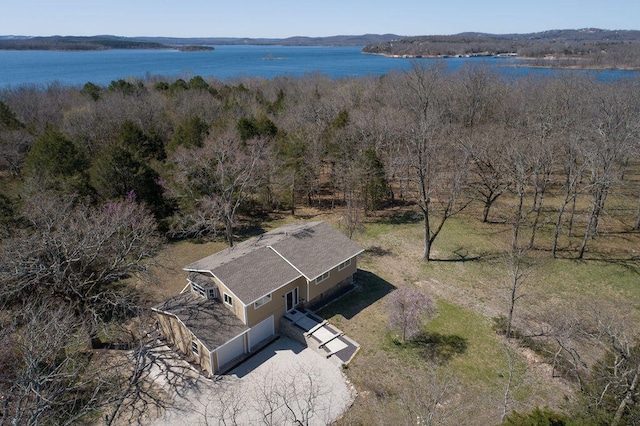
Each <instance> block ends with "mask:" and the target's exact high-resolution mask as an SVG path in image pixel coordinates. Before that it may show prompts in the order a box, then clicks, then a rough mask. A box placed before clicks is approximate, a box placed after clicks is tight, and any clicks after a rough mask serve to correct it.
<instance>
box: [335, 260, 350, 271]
mask: <svg viewBox="0 0 640 426" xmlns="http://www.w3.org/2000/svg"><path fill="white" fill-rule="evenodd" d="M350 265H351V259H349V260H347V261H346V262H342V263H341V264H340V265H338V271H342V270H343V269H344V268H346V267H347V266H350Z"/></svg>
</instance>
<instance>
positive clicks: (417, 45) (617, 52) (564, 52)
mask: <svg viewBox="0 0 640 426" xmlns="http://www.w3.org/2000/svg"><path fill="white" fill-rule="evenodd" d="M362 52H363V53H370V54H378V55H384V56H391V57H416V58H419V57H424V58H449V57H469V56H494V57H518V58H519V59H523V60H526V63H522V64H523V65H525V66H544V67H560V68H591V69H640V31H624V30H619V31H610V30H602V29H595V28H587V29H579V30H551V31H543V32H538V33H529V34H486V33H476V32H467V33H460V34H455V35H441V36H440V35H430V36H418V37H406V38H401V39H397V40H392V41H387V42H379V43H374V44H369V45H367V46H365V47H364V48H363V49H362Z"/></svg>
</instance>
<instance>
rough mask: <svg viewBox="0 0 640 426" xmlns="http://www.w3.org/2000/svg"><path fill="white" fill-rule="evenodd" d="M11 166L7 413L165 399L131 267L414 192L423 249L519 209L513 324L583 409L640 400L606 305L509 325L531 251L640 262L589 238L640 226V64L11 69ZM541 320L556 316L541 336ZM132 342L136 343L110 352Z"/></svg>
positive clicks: (0, 262)
mask: <svg viewBox="0 0 640 426" xmlns="http://www.w3.org/2000/svg"><path fill="white" fill-rule="evenodd" d="M0 182H1V186H0V241H1V242H0V282H1V285H2V287H1V289H0V324H2V326H1V327H0V363H2V365H0V396H1V398H2V399H1V400H0V424H5V423H7V424H9V423H12V422H15V423H18V424H37V423H41V422H43V419H44V418H49V419H56V423H59V424H67V423H73V422H75V421H77V420H78V419H84V420H87V419H91V418H92V416H101V417H104V416H105V415H106V419H107V423H110V422H111V421H114V419H116V418H117V417H118V416H119V415H120V414H121V412H123V411H125V407H124V406H125V405H127V406H128V407H129V409H134V410H144V409H145V407H147V406H150V405H152V404H160V402H159V401H158V400H157V399H156V395H155V394H154V393H153V392H151V391H149V389H148V388H147V385H146V384H145V382H144V380H143V377H142V376H141V374H140V371H141V368H143V366H142V365H141V364H140V363H143V362H144V361H143V360H144V359H145V358H144V351H145V350H146V349H145V348H147V347H148V346H147V345H148V344H149V341H150V340H149V337H147V336H149V333H150V330H149V329H148V328H146V323H145V320H144V319H142V318H143V317H144V315H145V312H146V310H145V309H144V307H145V302H144V300H141V295H140V294H139V293H138V292H137V291H136V290H135V289H134V288H133V287H132V286H131V285H130V279H131V278H132V277H139V278H144V276H145V272H146V270H147V269H148V268H149V266H150V262H149V261H150V260H151V259H153V257H154V256H155V254H156V253H157V252H158V251H159V250H160V249H161V248H162V246H163V245H164V244H166V243H167V242H169V243H171V242H175V241H178V240H184V239H200V240H203V239H224V240H225V241H226V242H227V244H229V245H233V243H234V242H235V241H236V240H237V239H240V238H243V236H245V235H248V234H250V233H251V232H253V231H252V229H254V228H255V227H258V228H259V227H260V224H261V221H262V220H263V219H264V218H266V217H268V216H269V215H270V214H272V213H274V212H286V213H290V214H291V215H295V214H296V211H297V210H298V209H299V208H302V207H313V208H316V209H319V210H327V211H336V212H339V215H340V221H339V222H340V224H341V225H342V227H343V228H342V229H343V230H344V232H345V233H346V234H347V235H349V236H350V237H353V236H355V235H357V234H358V233H359V232H360V231H361V230H362V229H363V227H364V226H365V224H366V223H368V222H371V221H375V220H376V215H377V214H378V213H379V212H384V211H385V210H386V209H390V208H396V207H399V206H400V207H403V208H407V209H408V210H411V209H414V207H415V214H417V215H418V217H419V218H420V222H421V224H422V225H421V229H422V231H423V234H422V238H423V242H424V244H423V247H424V251H423V254H422V259H423V261H424V262H431V261H433V260H437V259H438V257H437V255H434V252H433V247H434V243H437V242H438V241H439V240H438V239H439V238H441V237H440V236H441V235H442V231H443V229H445V228H446V226H447V223H448V221H450V220H451V219H452V218H455V217H456V216H459V215H461V214H465V215H467V217H469V218H470V220H473V221H475V222H476V223H478V224H482V226H487V227H489V228H495V231H496V233H504V230H505V227H506V229H508V237H507V238H506V240H507V241H508V243H507V245H506V248H505V253H508V255H509V258H510V259H511V260H510V264H509V265H510V270H511V271H513V274H512V277H511V281H510V282H511V284H510V290H511V310H510V311H509V312H508V315H505V318H504V321H505V322H504V329H503V330H502V332H504V333H505V336H506V338H507V340H509V339H513V338H516V337H518V338H520V337H522V336H524V335H526V336H529V338H540V339H545V340H546V341H549V342H551V343H550V345H551V346H549V347H553V348H555V350H556V351H557V352H556V353H555V360H556V361H557V365H558V366H561V369H562V370H563V372H564V373H563V374H565V376H566V377H568V378H569V379H570V380H571V381H572V383H574V385H575V386H576V388H577V389H579V390H580V391H582V392H583V393H584V395H586V396H585V400H588V403H585V404H584V407H586V408H584V407H583V408H584V411H583V412H582V413H581V414H585V413H587V414H594V413H596V414H598V416H601V418H602V419H604V420H603V421H604V422H610V421H613V422H614V423H617V424H632V422H633V421H638V419H639V418H640V417H639V416H640V410H639V407H638V400H637V398H638V391H637V381H638V377H640V363H639V362H638V341H637V340H635V339H637V335H636V334H637V333H635V332H633V331H631V330H626V329H625V330H624V332H622V331H621V330H620V329H619V328H616V327H618V326H620V327H622V326H623V325H624V324H623V323H618V322H616V321H612V320H611V318H604V316H606V315H608V313H604V312H603V313H602V315H603V317H602V318H601V321H599V322H598V321H596V322H594V323H591V324H590V326H593V327H592V328H590V329H589V330H588V332H587V331H586V330H584V329H581V331H580V332H577V331H575V330H574V331H575V333H573V331H572V330H571V328H570V326H571V325H572V324H569V323H568V322H569V318H555V319H551V318H544V319H543V318H540V319H539V323H538V324H534V325H532V324H531V323H529V324H528V325H527V324H524V323H518V324H515V323H514V324H512V322H513V321H515V320H514V319H513V315H516V316H517V315H518V311H517V309H518V305H517V303H518V300H519V298H520V294H521V293H520V291H521V285H522V283H523V282H524V280H525V279H526V277H525V275H523V272H524V271H526V262H525V260H527V259H528V256H529V255H530V253H532V252H535V253H536V254H537V256H542V257H545V258H548V259H550V260H549V261H550V262H553V261H554V259H586V258H590V257H591V258H593V257H594V256H595V257H599V258H600V257H605V258H610V259H615V260H616V261H624V262H628V264H629V265H630V267H632V268H636V269H637V268H638V262H640V255H638V252H637V250H631V251H627V250H626V249H619V248H616V247H613V248H611V251H610V252H606V253H602V252H600V251H598V252H595V251H594V252H592V251H590V250H591V247H592V246H593V244H594V241H596V240H601V239H606V238H608V235H609V233H610V232H612V231H615V232H616V233H620V234H624V235H626V236H627V237H628V239H629V240H631V241H638V234H639V232H640V80H638V79H634V80H619V81H597V80H595V79H592V78H590V77H587V76H581V75H576V74H571V73H567V74H564V75H562V76H561V77H557V78H533V77H532V78H519V79H513V80H507V79H505V78H503V77H501V76H500V75H499V74H497V73H496V72H495V71H493V70H491V69H490V68H487V67H484V66H482V65H477V64H476V65H469V66H463V67H461V68H460V69H459V70H457V71H456V72H449V71H448V70H447V69H446V68H445V65H444V64H442V63H437V64H435V65H433V66H427V65H423V64H420V63H415V64H414V66H413V68H412V69H411V70H409V71H407V72H397V73H392V74H389V75H385V76H382V77H371V78H359V79H339V80H333V79H330V78H327V77H325V76H322V75H317V74H313V75H308V76H305V77H302V78H291V77H278V78H275V79H273V80H264V79H239V80H234V81H227V82H222V81H218V80H212V79H203V78H202V77H199V76H195V77H192V78H184V79H163V78H161V77H153V78H151V77H150V78H148V79H146V80H119V81H114V82H112V83H111V84H110V85H109V86H108V87H100V86H98V85H95V84H92V83H87V84H85V85H84V87H82V88H81V89H80V88H73V87H64V86H60V85H56V84H53V85H50V86H46V87H40V86H24V87H17V88H10V89H4V90H2V91H0ZM470 212H474V213H473V215H474V216H473V217H471V216H470V215H471V213H470ZM476 212H477V214H476ZM636 247H637V246H636ZM461 256H462V257H464V254H462V255H461ZM440 260H442V259H440ZM128 279H129V280H128ZM636 291H637V289H636ZM514 308H515V309H514ZM514 312H515V314H514ZM136 318H138V320H137V321H134V319H136ZM554 320H557V321H558V322H559V321H560V320H563V321H565V320H566V322H565V323H563V324H562V325H560V324H556V323H554ZM516 325H517V326H516ZM573 325H574V326H576V327H577V326H578V325H577V324H576V323H574V324H573ZM537 326H540V327H541V328H544V327H548V328H545V330H546V331H545V333H538V334H539V335H538V336H537V337H532V336H533V335H534V334H536V332H537V331H539V330H538V329H537V328H535V327H537ZM555 326H557V327H556V328H555V329H554V330H555V331H554V332H553V333H552V332H550V331H549V330H550V329H552V328H554V327H555ZM526 327H530V328H526ZM619 331H620V332H619ZM572 333H573V334H572ZM588 338H592V339H594V340H593V341H597V342H599V344H601V346H602V348H603V352H602V354H603V358H602V360H601V361H598V362H597V363H589V364H587V363H585V362H583V360H582V359H581V358H580V357H579V355H578V349H577V346H575V345H577V342H578V341H579V340H580V339H588ZM356 339H357V338H356ZM119 345H123V346H126V347H127V348H129V349H133V353H134V357H133V361H130V360H127V361H126V362H125V361H123V360H122V359H120V358H117V357H113V358H110V357H109V355H108V353H106V352H102V353H99V352H94V351H92V350H91V348H93V349H97V348H104V347H109V348H113V347H118V346H119ZM553 345H556V346H553ZM99 359H102V360H103V361H102V362H97V360H99ZM105 360H106V361H105ZM136 361H138V362H136ZM110 363H111V364H110ZM118 363H120V364H118ZM105 365H117V367H118V368H109V369H105V368H104V367H105ZM554 367H556V364H554ZM613 367H615V368H613ZM558 368H559V369H560V367H558ZM598 371H599V372H600V373H601V374H599V375H596V374H594V372H598ZM434 375H435V376H437V374H436V373H435V372H434ZM447 383H448V382H446V383H445V382H442V381H441V382H437V381H433V382H432V385H431V386H432V388H433V390H434V392H436V393H437V392H439V391H438V390H437V389H435V388H436V387H437V386H438V385H442V386H447ZM442 391H443V392H444V390H442ZM443 395H444V394H438V395H435V394H434V398H435V397H438V398H440V397H443ZM405 396H407V395H405ZM505 398H506V396H505ZM436 402H437V401H436ZM434 407H435V405H434ZM506 407H507V405H506V402H505V410H506ZM590 410H591V411H590ZM506 414H508V411H505V416H503V417H504V418H506ZM625 422H626V423H625ZM356 423H357V422H356Z"/></svg>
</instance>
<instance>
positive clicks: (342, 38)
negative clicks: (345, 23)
mask: <svg viewBox="0 0 640 426" xmlns="http://www.w3.org/2000/svg"><path fill="white" fill-rule="evenodd" d="M398 38H400V36H398V35H395V34H364V35H337V36H330V37H289V38H233V37H201V38H171V37H135V38H133V40H137V41H145V42H150V43H162V44H168V45H176V46H178V45H182V44H192V45H216V44H217V45H241V44H245V45H256V46H260V45H267V46H268V45H279V46H366V45H368V44H372V43H383V42H386V41H390V40H397V39H398Z"/></svg>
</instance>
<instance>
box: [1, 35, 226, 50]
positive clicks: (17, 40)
mask: <svg viewBox="0 0 640 426" xmlns="http://www.w3.org/2000/svg"><path fill="white" fill-rule="evenodd" d="M171 48H174V46H168V45H165V44H162V43H157V42H147V41H138V40H134V39H130V38H125V37H115V36H93V37H74V36H67V37H62V36H53V37H14V36H5V37H0V50H69V51H85V50H109V49H171ZM180 48H181V49H182V50H202V49H213V48H206V47H203V46H181V47H180Z"/></svg>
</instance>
